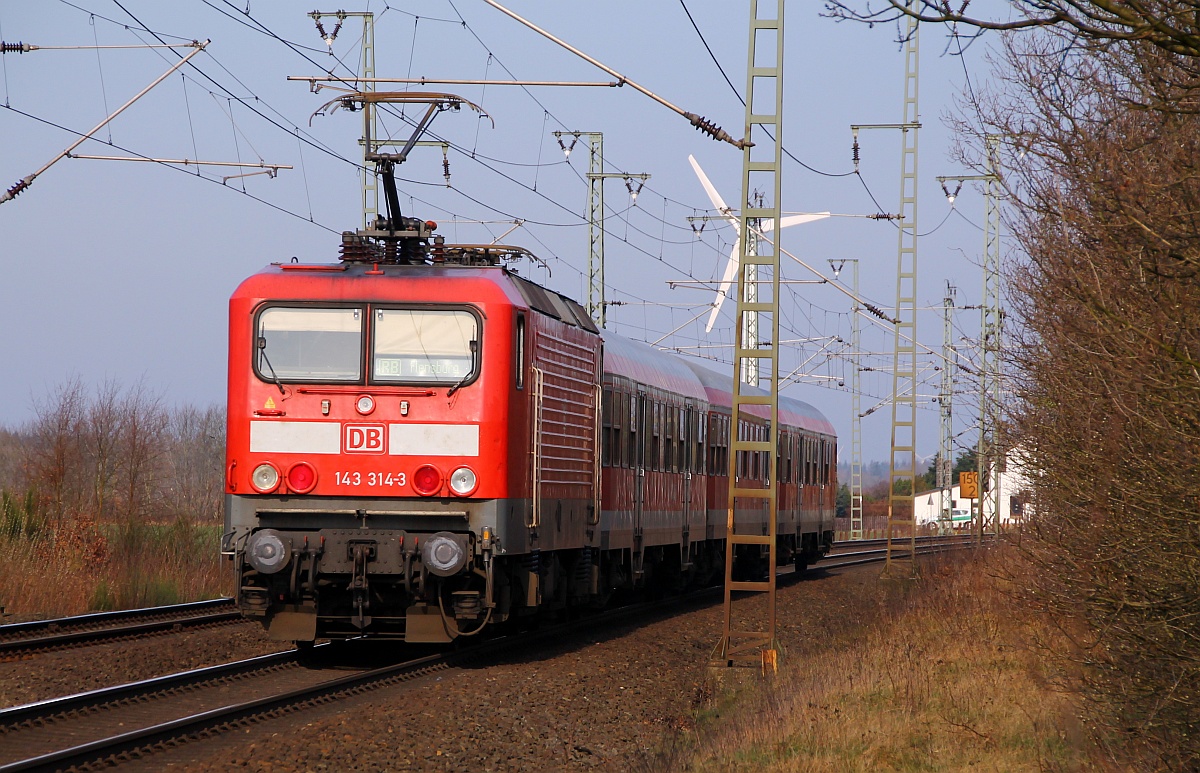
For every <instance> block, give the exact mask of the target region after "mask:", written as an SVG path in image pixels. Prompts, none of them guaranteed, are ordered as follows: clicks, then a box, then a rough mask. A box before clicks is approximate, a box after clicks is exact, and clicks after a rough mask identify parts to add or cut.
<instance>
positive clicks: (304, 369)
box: [254, 306, 363, 381]
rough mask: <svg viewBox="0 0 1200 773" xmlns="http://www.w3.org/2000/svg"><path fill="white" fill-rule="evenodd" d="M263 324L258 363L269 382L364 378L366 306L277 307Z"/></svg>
mask: <svg viewBox="0 0 1200 773" xmlns="http://www.w3.org/2000/svg"><path fill="white" fill-rule="evenodd" d="M257 328H258V329H257V336H256V339H255V347H254V351H255V360H254V366H255V369H256V370H257V371H258V377H259V378H261V379H263V380H264V381H359V380H361V379H362V339H363V310H362V309H346V308H342V309H319V308H305V307H299V308H297V307H286V306H271V307H268V308H266V309H264V310H263V311H262V313H261V314H259V315H258V326H257Z"/></svg>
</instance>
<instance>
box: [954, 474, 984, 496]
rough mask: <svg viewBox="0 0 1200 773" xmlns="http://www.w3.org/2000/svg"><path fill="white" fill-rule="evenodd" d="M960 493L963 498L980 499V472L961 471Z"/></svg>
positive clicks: (959, 477)
mask: <svg viewBox="0 0 1200 773" xmlns="http://www.w3.org/2000/svg"><path fill="white" fill-rule="evenodd" d="M958 495H959V496H960V497H962V498H963V499H979V473H978V472H960V473H959V474H958Z"/></svg>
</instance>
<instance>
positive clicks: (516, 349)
mask: <svg viewBox="0 0 1200 773" xmlns="http://www.w3.org/2000/svg"><path fill="white" fill-rule="evenodd" d="M516 336H517V340H516V341H514V342H513V354H514V357H513V359H514V360H515V362H514V363H513V368H515V369H516V383H517V389H524V388H525V315H524V314H518V315H517V332H516Z"/></svg>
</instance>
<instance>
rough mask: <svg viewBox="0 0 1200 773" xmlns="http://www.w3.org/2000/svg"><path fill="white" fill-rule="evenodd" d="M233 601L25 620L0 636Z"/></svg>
mask: <svg viewBox="0 0 1200 773" xmlns="http://www.w3.org/2000/svg"><path fill="white" fill-rule="evenodd" d="M232 604H233V599H231V598H228V597H222V598H219V599H207V600H205V601H191V602H188V603H186V604H167V605H165V606H161V607H141V608H138V609H116V610H111V611H108V612H89V613H87V614H85V615H72V616H70V617H57V618H53V619H50V620H27V621H25V622H22V623H7V624H5V625H0V636H6V635H8V634H10V633H25V632H26V631H38V630H45V629H49V630H53V629H57V628H66V627H68V626H80V625H91V624H94V623H107V622H109V621H110V620H119V619H122V618H126V617H153V616H154V615H169V614H174V613H176V612H200V611H204V610H208V609H215V608H219V607H225V606H230V605H232Z"/></svg>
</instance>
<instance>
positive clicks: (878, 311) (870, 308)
mask: <svg viewBox="0 0 1200 773" xmlns="http://www.w3.org/2000/svg"><path fill="white" fill-rule="evenodd" d="M863 308H865V309H866V310H867V311H869V312H871V313H872V314H874V315H875V316H877V317H879V318H880V319H882V320H884V321H886V322H892V321H894V320H893V319H892V318H891V317H889V316H888V315H886V314H884V313H883V310H882V309H880V308H879V307H878V306H876V305H874V304H871V303H863Z"/></svg>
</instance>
